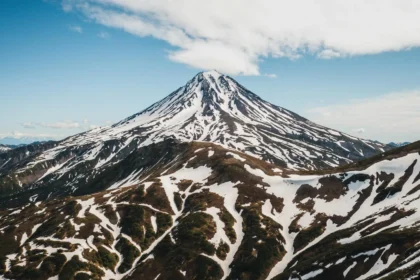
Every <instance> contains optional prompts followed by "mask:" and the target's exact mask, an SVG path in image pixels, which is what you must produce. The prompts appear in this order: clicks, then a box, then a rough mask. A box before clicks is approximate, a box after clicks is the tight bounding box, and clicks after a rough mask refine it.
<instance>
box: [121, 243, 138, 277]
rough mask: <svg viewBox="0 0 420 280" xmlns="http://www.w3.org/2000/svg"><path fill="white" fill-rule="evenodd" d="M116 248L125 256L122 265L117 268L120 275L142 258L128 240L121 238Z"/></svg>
mask: <svg viewBox="0 0 420 280" xmlns="http://www.w3.org/2000/svg"><path fill="white" fill-rule="evenodd" d="M115 248H116V249H117V250H118V252H120V253H121V254H122V255H123V260H122V263H121V265H120V266H119V267H118V268H117V269H118V272H119V273H124V272H126V271H128V270H129V269H130V268H131V266H132V265H133V262H134V260H135V259H136V258H137V257H138V256H140V252H139V250H137V248H136V247H134V246H133V245H132V244H131V243H130V242H129V241H128V240H127V239H125V238H124V237H121V238H120V239H119V240H118V243H117V245H116V246H115Z"/></svg>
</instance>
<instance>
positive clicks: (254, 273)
mask: <svg viewBox="0 0 420 280" xmlns="http://www.w3.org/2000/svg"><path fill="white" fill-rule="evenodd" d="M259 211H260V210H259V209H258V208H249V209H243V212H242V216H243V218H244V220H243V227H244V232H245V236H244V238H243V240H242V243H241V245H240V246H239V248H238V251H237V253H236V254H235V258H234V260H233V263H232V265H231V267H232V271H231V274H230V276H229V277H228V278H227V279H265V278H266V277H267V276H268V274H269V272H270V270H271V268H272V267H273V266H274V265H275V264H276V263H277V262H278V261H279V260H281V259H282V258H283V256H284V254H285V250H284V247H283V246H282V245H281V243H280V240H281V239H283V238H282V237H281V235H280V234H279V227H280V225H279V224H277V223H276V222H274V221H272V220H271V219H266V220H264V221H265V223H264V224H265V225H266V228H261V224H260V223H261V218H260V216H261V214H260V212H259ZM260 240H261V241H260Z"/></svg>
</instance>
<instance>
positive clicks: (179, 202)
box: [174, 192, 182, 211]
mask: <svg viewBox="0 0 420 280" xmlns="http://www.w3.org/2000/svg"><path fill="white" fill-rule="evenodd" d="M174 200H175V205H176V208H177V209H178V211H180V210H181V208H182V198H181V194H180V193H179V192H176V193H174Z"/></svg>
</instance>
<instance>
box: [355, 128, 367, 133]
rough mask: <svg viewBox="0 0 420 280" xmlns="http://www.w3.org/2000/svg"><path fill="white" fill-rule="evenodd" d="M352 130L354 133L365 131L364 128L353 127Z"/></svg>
mask: <svg viewBox="0 0 420 280" xmlns="http://www.w3.org/2000/svg"><path fill="white" fill-rule="evenodd" d="M353 132H355V133H364V132H365V129H364V128H355V129H353Z"/></svg>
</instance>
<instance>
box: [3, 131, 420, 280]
mask: <svg viewBox="0 0 420 280" xmlns="http://www.w3.org/2000/svg"><path fill="white" fill-rule="evenodd" d="M154 145H158V146H159V145H160V146H159V147H157V149H156V151H161V152H162V154H165V151H166V149H162V145H163V147H171V148H172V149H174V151H175V152H174V153H172V155H171V156H170V157H169V158H167V160H166V161H165V162H162V164H160V165H159V166H157V168H156V169H155V170H154V171H152V173H150V175H149V176H145V177H142V178H136V176H129V178H127V179H126V180H122V181H120V182H119V183H118V184H116V185H114V187H112V188H110V189H108V190H104V191H99V192H95V193H93V194H87V195H83V196H75V197H72V196H64V197H61V198H55V199H54V198H53V199H49V200H40V201H38V200H34V201H32V202H31V203H28V204H25V205H24V206H20V207H17V208H12V209H6V210H1V211H0V216H1V219H0V243H1V242H3V243H4V244H0V245H3V246H0V256H4V257H3V258H0V264H1V263H3V271H1V269H0V274H4V275H5V277H6V278H11V279H31V280H35V279H36V280H38V279H47V278H49V277H53V276H55V275H58V277H59V279H62V278H64V279H73V278H72V277H74V279H79V278H77V277H82V276H83V277H85V278H86V279H87V278H89V279H147V280H149V279H150V280H153V279H158V280H166V279H167V280H169V279H171V280H172V279H183V280H184V279H242V280H245V279H256V280H260V279H261V280H262V279H275V280H283V279H314V280H321V279H337V280H342V279H343V280H345V279H347V280H348V279H369V280H373V279H382V278H383V277H385V276H387V277H388V276H389V279H399V280H402V279H409V278H410V277H412V276H413V275H417V274H418V273H419V272H420V267H419V266H418V264H419V263H420V254H419V253H420V247H419V246H418V245H417V244H419V242H420V235H418V231H419V230H420V229H419V227H418V225H417V222H418V221H420V214H419V213H420V212H418V203H416V202H417V201H418V195H419V192H420V187H419V186H418V184H419V183H420V165H419V162H420V153H419V150H420V141H419V142H416V143H413V144H411V145H409V146H405V147H401V148H398V149H396V150H394V151H389V152H387V153H386V155H385V154H384V156H379V155H378V156H377V157H376V158H375V159H374V160H371V161H370V162H368V163H366V165H365V166H364V167H362V168H360V169H358V170H336V172H333V173H328V174H324V175H301V174H299V172H300V171H293V170H289V169H282V168H279V167H276V166H275V165H272V164H270V163H267V162H265V161H263V160H260V159H257V158H254V157H252V156H250V155H248V154H244V153H240V152H237V151H232V150H229V149H226V148H224V147H222V146H220V145H216V144H212V143H207V142H189V143H185V142H179V141H175V142H174V140H173V139H167V140H164V141H163V142H161V143H156V144H154ZM142 149H146V150H147V149H149V150H150V148H147V147H144V148H142ZM150 153H151V154H154V153H155V152H154V151H150ZM159 157H160V156H157V158H156V159H155V161H156V162H161V161H160V159H159ZM135 158H137V159H140V158H141V156H136V157H135ZM151 164H152V165H154V164H155V163H151ZM137 167H138V166H137ZM115 174H118V173H115ZM113 176H114V175H113ZM30 213H32V214H31V215H30ZM34 213H35V214H34ZM28 216H31V219H27V217H28ZM6 244H7V246H6ZM325 248H329V249H328V250H325ZM1 267H2V265H0V268H1ZM79 274H80V275H79ZM77 275H79V276H77ZM76 276H77V277H76ZM85 278H81V279H85ZM413 279H414V278H413Z"/></svg>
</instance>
